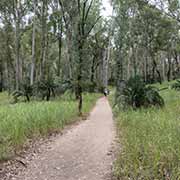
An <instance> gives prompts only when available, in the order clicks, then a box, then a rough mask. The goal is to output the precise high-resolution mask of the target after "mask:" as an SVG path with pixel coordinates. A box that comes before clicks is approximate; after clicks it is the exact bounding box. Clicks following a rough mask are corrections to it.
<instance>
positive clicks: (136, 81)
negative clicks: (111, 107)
mask: <svg viewBox="0 0 180 180" xmlns="http://www.w3.org/2000/svg"><path fill="white" fill-rule="evenodd" d="M115 105H118V106H120V107H123V108H126V107H133V108H134V109H136V108H140V107H150V106H159V107H162V106H164V100H163V98H162V97H161V96H160V94H159V92H158V89H157V88H155V87H153V86H147V85H146V84H145V83H144V82H143V80H142V78H141V77H140V76H135V77H132V78H130V79H129V80H128V81H127V82H125V81H123V82H122V83H121V87H120V88H117V92H116V103H115Z"/></svg>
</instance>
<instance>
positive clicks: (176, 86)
mask: <svg viewBox="0 0 180 180" xmlns="http://www.w3.org/2000/svg"><path fill="white" fill-rule="evenodd" d="M172 89H175V90H177V91H180V80H177V81H176V82H175V83H174V84H173V85H172Z"/></svg>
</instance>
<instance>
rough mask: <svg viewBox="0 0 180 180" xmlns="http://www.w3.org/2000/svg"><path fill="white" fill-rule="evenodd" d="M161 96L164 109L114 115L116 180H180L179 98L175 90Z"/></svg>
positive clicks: (149, 109)
mask: <svg viewBox="0 0 180 180" xmlns="http://www.w3.org/2000/svg"><path fill="white" fill-rule="evenodd" d="M164 86H167V84H165V85H164V84H163V86H162V87H161V88H163V87H164ZM161 95H162V97H163V98H164V100H165V103H166V106H165V108H163V109H160V108H154V107H152V108H148V109H146V108H141V109H138V110H137V111H133V110H129V111H126V112H125V111H120V112H119V111H118V112H117V114H116V115H117V118H116V119H117V126H118V132H119V139H120V142H121V147H122V148H121V150H120V153H119V155H118V159H117V161H116V163H115V167H114V174H115V176H116V177H117V179H124V180H126V179H127V180H128V179H139V180H144V179H147V180H151V179H172V180H174V179H179V177H180V176H179V174H180V170H179V167H180V149H179V146H180V138H179V137H180V131H179V127H180V123H179V122H180V121H179V120H180V119H179V113H180V111H179V99H180V95H179V93H178V92H176V91H174V90H166V91H161Z"/></svg>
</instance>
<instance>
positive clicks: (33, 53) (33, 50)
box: [30, 0, 38, 85]
mask: <svg viewBox="0 0 180 180" xmlns="http://www.w3.org/2000/svg"><path fill="white" fill-rule="evenodd" d="M37 3H38V2H37V0H34V1H33V6H34V18H33V32H32V61H31V75H30V84H31V85H33V83H34V76H35V62H36V55H35V48H36V47H35V45H36V42H35V41H36V8H37Z"/></svg>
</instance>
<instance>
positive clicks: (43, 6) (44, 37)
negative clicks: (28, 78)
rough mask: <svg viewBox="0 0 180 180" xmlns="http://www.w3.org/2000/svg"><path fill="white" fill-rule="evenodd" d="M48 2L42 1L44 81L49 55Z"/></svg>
mask: <svg viewBox="0 0 180 180" xmlns="http://www.w3.org/2000/svg"><path fill="white" fill-rule="evenodd" d="M46 18H47V0H44V1H42V11H41V24H42V25H41V31H42V40H41V59H40V79H41V80H44V79H45V77H46V55H47V52H46V51H47V22H46Z"/></svg>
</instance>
